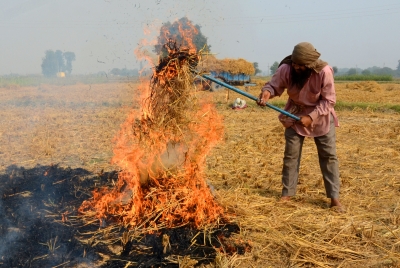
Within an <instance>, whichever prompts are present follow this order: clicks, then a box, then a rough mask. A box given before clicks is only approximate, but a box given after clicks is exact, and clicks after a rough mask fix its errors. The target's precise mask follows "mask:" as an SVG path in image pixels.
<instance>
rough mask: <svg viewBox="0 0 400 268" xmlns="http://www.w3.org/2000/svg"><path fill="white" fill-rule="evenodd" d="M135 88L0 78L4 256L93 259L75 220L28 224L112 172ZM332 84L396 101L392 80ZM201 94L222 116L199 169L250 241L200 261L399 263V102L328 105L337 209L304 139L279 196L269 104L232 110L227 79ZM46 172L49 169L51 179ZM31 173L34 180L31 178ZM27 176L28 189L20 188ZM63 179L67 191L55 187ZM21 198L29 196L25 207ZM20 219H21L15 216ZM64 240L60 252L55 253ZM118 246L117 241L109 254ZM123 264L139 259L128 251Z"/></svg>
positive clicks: (341, 96)
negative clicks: (217, 137)
mask: <svg viewBox="0 0 400 268" xmlns="http://www.w3.org/2000/svg"><path fill="white" fill-rule="evenodd" d="M136 87H137V84H135V83H110V84H100V85H85V84H78V85H73V86H64V87H63V86H51V85H42V86H39V87H22V88H14V89H0V106H1V107H2V109H1V110H0V177H1V181H2V183H1V186H0V194H1V195H2V199H1V200H0V213H1V214H3V215H5V217H4V218H3V221H0V223H1V224H2V228H1V229H0V242H2V243H0V244H2V245H5V246H3V247H2V246H0V266H1V267H3V265H5V266H4V267H9V266H7V265H8V264H10V263H11V264H13V265H15V266H11V267H37V266H38V264H40V265H42V267H45V266H43V264H48V265H50V264H51V265H52V266H54V267H77V266H79V265H80V267H84V266H83V265H84V264H85V265H88V267H89V266H90V265H93V263H96V261H100V260H101V259H102V255H99V254H98V252H96V251H95V250H94V249H91V247H90V245H91V244H90V243H86V244H85V243H83V242H82V239H81V240H80V239H75V240H73V239H72V238H71V237H76V236H77V232H76V231H74V228H73V221H72V224H71V225H69V229H68V231H63V234H64V235H63V236H61V235H60V236H58V238H57V239H58V242H57V241H56V242H54V239H55V237H56V236H55V234H56V233H57V232H56V230H55V231H54V235H53V236H47V237H46V238H45V237H43V238H41V237H35V236H32V235H28V234H29V233H34V232H35V230H37V229H38V228H55V227H54V226H57V225H48V226H46V225H44V224H50V223H49V219H50V220H51V221H52V222H55V223H57V224H59V225H63V223H64V221H63V220H62V214H63V213H64V214H65V213H66V212H67V211H69V212H68V213H73V212H71V211H72V210H74V209H76V207H77V206H79V202H81V201H82V200H84V199H85V198H89V197H90V196H87V195H86V194H84V193H83V191H81V190H79V187H82V188H83V187H89V185H91V184H101V183H102V181H103V182H106V181H108V182H110V181H112V179H113V176H115V171H117V167H115V166H113V165H111V164H110V159H111V157H112V155H113V152H112V148H113V142H112V139H113V137H114V136H115V134H116V133H117V131H118V130H119V127H120V124H121V123H122V122H123V121H124V120H125V118H126V116H127V114H128V111H129V110H130V109H132V108H134V109H135V108H137V104H135V102H134V97H135V96H136V94H137V91H136ZM336 89H337V99H338V101H341V102H346V103H355V102H363V103H372V104H373V103H375V104H387V103H390V104H400V98H399V93H400V85H399V84H377V83H373V82H364V83H338V84H336ZM258 91H259V87H255V88H251V89H250V93H252V94H254V95H257V94H258ZM204 95H205V96H210V95H212V98H213V101H214V102H215V104H216V106H217V109H218V111H219V112H220V113H221V114H222V115H223V116H224V127H225V135H224V138H223V140H222V141H221V142H220V143H219V144H218V145H217V146H216V147H215V148H214V149H213V150H212V153H211V154H210V155H209V156H208V157H207V171H206V173H207V179H208V180H209V183H210V185H211V186H212V188H213V189H214V191H215V194H216V198H217V200H218V201H219V202H220V203H221V204H222V205H223V206H224V207H225V209H226V212H227V214H229V215H231V217H232V221H233V222H234V223H235V224H237V225H238V226H239V227H240V232H238V233H237V234H236V235H235V237H236V238H237V239H238V240H240V241H243V243H249V244H251V247H252V250H251V251H250V252H246V253H244V254H243V252H242V253H239V252H238V253H235V254H233V255H232V254H217V257H215V256H214V257H215V259H214V260H212V261H210V262H209V264H207V265H208V266H207V267H400V199H399V195H400V180H399V177H400V168H399V167H398V163H400V117H399V114H398V113H395V112H393V111H390V110H388V111H385V112H374V111H372V110H369V109H368V108H367V109H360V108H354V109H352V110H339V111H337V114H338V116H339V122H340V127H339V128H337V129H336V131H337V132H336V133H337V151H338V158H339V162H340V174H341V201H342V203H343V204H344V205H345V206H346V210H347V211H346V213H338V212H336V211H334V210H332V209H329V207H328V199H327V198H326V197H325V191H324V186H323V181H322V177H321V173H320V170H319V166H318V158H317V154H316V148H315V145H314V143H313V140H312V139H306V141H305V144H304V147H303V154H302V162H301V168H300V177H299V180H300V182H299V185H298V190H297V195H296V198H295V199H294V200H293V201H290V202H287V203H281V202H279V196H280V191H281V183H280V179H281V178H280V176H281V168H282V167H281V166H282V157H283V149H284V137H283V131H284V129H283V127H282V126H281V125H280V123H279V122H278V120H277V116H278V114H277V112H275V111H273V110H271V109H268V108H259V107H257V106H256V105H255V104H254V103H252V102H251V101H250V100H249V101H248V107H247V108H246V109H243V110H232V109H231V107H230V105H231V104H232V103H233V101H234V100H235V98H236V97H239V96H238V95H236V94H234V93H232V92H231V93H229V99H227V96H228V95H227V92H226V91H225V90H222V91H220V92H214V93H211V92H199V98H202V97H203V96H204ZM285 98H286V97H285V96H282V97H281V99H282V100H285ZM48 174H53V175H54V176H53V177H54V178H57V180H55V181H52V182H51V183H49V182H48V180H47V179H46V178H47V177H48V176H49V175H48ZM56 175H57V176H56ZM53 177H52V178H53ZM72 178H74V179H72ZM76 178H80V179H79V180H77V179H76ZM18 179H19V180H20V182H18ZM28 179H36V180H37V181H35V182H29V183H31V184H29V183H27V180H28ZM64 179H66V180H67V181H68V183H67V184H65V185H64V184H62V183H63V181H62V180H64ZM85 179H86V180H85ZM28 184H29V185H31V186H32V187H33V188H32V189H26V188H24V185H25V186H27V185H28ZM42 185H44V186H42ZM59 185H64V186H63V187H65V188H57V187H59ZM60 187H61V186H60ZM68 187H69V188H68ZM47 188H49V189H52V192H50V193H49V192H48V191H46V190H45V189H47ZM65 189H70V192H71V193H74V192H75V194H67V193H63V191H64V190H65ZM74 189H75V190H74ZM44 193H46V194H44ZM74 196H75V197H74ZM61 197H62V198H61ZM17 199H18V202H17V203H15V201H16V200H17ZM27 199H30V200H31V201H30V202H31V203H32V202H34V204H35V205H33V206H32V205H31V206H30V207H28V206H26V202H25V201H24V200H27ZM64 200H68V202H70V203H69V207H68V208H67V207H63V208H62V209H61V208H60V207H57V206H55V204H58V203H63V202H67V201H64ZM16 204H18V206H17V205H16ZM24 204H25V205H24ZM32 204H33V203H32ZM22 207H23V209H22ZM55 207H57V209H55ZM35 208H36V209H37V210H40V217H39V214H38V212H33V211H34V210H35ZM46 211H47V212H46ZM56 212H57V213H56ZM14 214H17V215H20V219H17V218H15V215H14ZM29 214H31V216H28V215H29ZM65 215H66V214H65ZM42 217H43V218H42ZM33 218H35V219H39V218H40V219H42V221H39V222H37V221H36V220H33ZM71 219H72V218H71ZM22 220H23V221H24V222H25V223H24V224H22V225H21V224H18V223H19V222H21V221H22ZM39 223H40V224H39ZM40 225H42V226H40ZM60 228H61V227H60ZM78 236H79V235H78ZM23 239H25V240H27V241H28V240H29V241H30V244H31V246H32V251H31V252H32V253H31V256H28V257H26V259H29V260H30V261H29V263H25V264H24V265H25V266H24V265H23V264H21V262H20V263H18V264H17V262H13V261H12V260H10V258H11V259H13V258H18V257H17V256H18V254H17V253H16V251H15V250H14V251H13V249H12V247H13V246H16V245H17V244H16V241H17V242H18V241H22V240H23ZM118 239H119V238H118ZM25 240H24V241H25ZM72 240H73V241H75V242H74V244H71V243H72V242H71V241H72ZM116 241H118V242H115V241H114V244H118V245H120V242H119V240H116ZM52 244H53V247H52V246H51V245H52ZM19 245H22V244H19ZM57 245H60V246H59V247H57ZM61 245H63V246H62V247H61ZM33 249H36V250H39V249H40V250H39V251H33ZM61 250H62V252H64V253H65V254H64V253H63V255H62V256H61V255H57V254H56V253H57V252H58V251H60V252H61ZM121 251H124V250H123V248H120V249H119V250H118V249H116V250H115V252H114V255H113V256H112V258H116V257H117V256H120V255H121ZM78 252H79V253H78ZM13 254H15V255H13ZM110 254H111V253H110ZM28 255H29V254H28ZM56 255H57V257H56ZM24 256H25V255H24ZM74 256H79V258H77V257H76V258H75V257H74ZM88 258H89V259H90V262H88V261H87V259H88ZM104 258H105V257H104V256H103V260H104ZM108 258H109V257H108ZM72 259H73V261H72ZM127 259H129V256H125V260H127ZM50 261H51V262H50ZM80 263H81V264H80ZM88 263H89V264H88ZM185 263H186V264H185ZM185 263H184V262H182V258H181V259H180V260H178V261H175V265H176V266H175V267H193V265H194V262H192V264H191V262H190V261H188V259H186V262H185ZM124 265H126V266H125V267H138V266H137V263H135V262H134V261H132V262H131V263H130V262H127V261H125V262H124ZM184 265H187V266H184ZM202 265H205V264H202ZM160 266H162V265H160ZM49 267H50V266H49ZM104 267H106V266H104ZM107 267H124V266H107ZM141 267H146V266H141ZM149 267H150V266H149ZM156 267H157V266H156Z"/></svg>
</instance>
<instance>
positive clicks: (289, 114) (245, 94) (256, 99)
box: [202, 74, 300, 121]
mask: <svg viewBox="0 0 400 268" xmlns="http://www.w3.org/2000/svg"><path fill="white" fill-rule="evenodd" d="M202 76H203V77H204V78H206V79H208V80H210V81H213V82H214V83H217V84H219V85H221V86H223V87H226V88H228V89H230V90H233V91H235V92H236V93H239V94H241V95H243V96H246V97H247V98H249V99H252V100H254V101H258V98H256V97H254V96H253V95H251V94H249V93H247V92H244V91H242V90H240V89H238V88H236V87H233V86H231V85H228V84H227V83H225V82H222V81H220V80H218V79H215V78H214V77H211V76H208V75H205V74H203V75H202ZM265 105H266V106H267V107H269V108H271V109H274V110H275V111H278V112H280V113H282V114H284V115H286V116H289V117H291V118H293V119H294V120H297V121H299V120H300V117H297V116H295V115H294V114H291V113H289V112H287V111H285V110H282V109H280V108H278V107H276V106H274V105H271V104H269V103H268V102H267V103H266V104H265Z"/></svg>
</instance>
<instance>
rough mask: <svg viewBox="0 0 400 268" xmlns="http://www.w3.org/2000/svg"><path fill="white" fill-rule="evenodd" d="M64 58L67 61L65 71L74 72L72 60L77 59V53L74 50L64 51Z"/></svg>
mask: <svg viewBox="0 0 400 268" xmlns="http://www.w3.org/2000/svg"><path fill="white" fill-rule="evenodd" d="M63 56H64V59H65V61H66V65H65V71H66V72H67V73H68V74H71V72H72V61H74V60H75V53H74V52H69V51H67V52H64V53H63Z"/></svg>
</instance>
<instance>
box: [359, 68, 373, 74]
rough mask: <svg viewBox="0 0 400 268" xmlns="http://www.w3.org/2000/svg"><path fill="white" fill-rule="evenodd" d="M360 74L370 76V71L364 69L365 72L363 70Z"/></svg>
mask: <svg viewBox="0 0 400 268" xmlns="http://www.w3.org/2000/svg"><path fill="white" fill-rule="evenodd" d="M361 74H362V75H370V74H371V71H370V70H368V69H365V70H363V71H362V72H361Z"/></svg>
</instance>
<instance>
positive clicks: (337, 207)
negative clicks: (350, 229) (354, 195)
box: [331, 198, 346, 213]
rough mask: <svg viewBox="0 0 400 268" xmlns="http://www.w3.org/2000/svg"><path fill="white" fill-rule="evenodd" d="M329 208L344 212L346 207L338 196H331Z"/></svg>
mask: <svg viewBox="0 0 400 268" xmlns="http://www.w3.org/2000/svg"><path fill="white" fill-rule="evenodd" d="M331 209H334V210H336V211H337V212H340V213H344V212H346V209H345V207H344V206H342V204H341V203H340V201H339V198H331Z"/></svg>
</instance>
